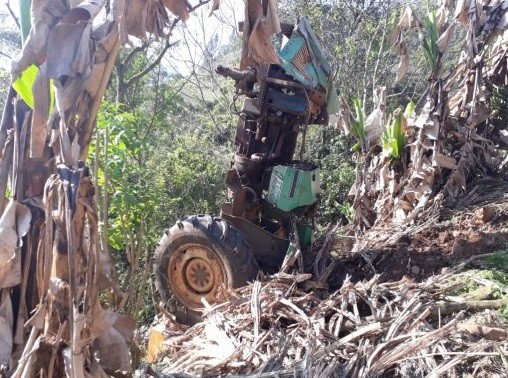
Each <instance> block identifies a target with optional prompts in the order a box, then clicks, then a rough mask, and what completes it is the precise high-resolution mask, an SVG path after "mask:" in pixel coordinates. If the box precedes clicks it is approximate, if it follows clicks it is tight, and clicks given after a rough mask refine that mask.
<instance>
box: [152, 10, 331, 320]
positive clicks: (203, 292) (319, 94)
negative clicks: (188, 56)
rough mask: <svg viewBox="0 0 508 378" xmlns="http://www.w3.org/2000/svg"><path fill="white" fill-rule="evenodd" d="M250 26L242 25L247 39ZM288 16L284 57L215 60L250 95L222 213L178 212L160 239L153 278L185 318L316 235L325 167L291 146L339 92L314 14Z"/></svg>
mask: <svg viewBox="0 0 508 378" xmlns="http://www.w3.org/2000/svg"><path fill="white" fill-rule="evenodd" d="M248 26H249V25H248V23H246V24H245V25H241V28H243V33H244V41H248V40H249V34H250V33H249V30H247V29H248ZM281 26H282V28H281V31H282V30H283V33H284V34H285V35H286V37H288V38H289V39H288V41H287V43H286V44H285V45H284V47H283V48H282V49H281V51H280V52H279V53H278V54H277V59H275V60H274V59H272V61H269V62H266V61H259V60H258V61H257V62H256V60H255V59H252V58H249V56H248V54H247V53H245V52H244V56H243V58H242V65H241V68H240V69H235V68H226V67H221V66H219V67H218V68H217V72H218V73H219V74H221V75H223V76H226V77H229V78H232V79H234V80H235V82H236V91H237V95H241V96H244V102H243V107H242V109H241V111H240V112H239V116H238V124H237V129H236V136H235V143H234V144H235V149H236V152H235V155H234V158H233V162H232V164H231V169H230V170H229V171H228V172H227V174H226V185H227V187H228V193H229V194H228V201H227V202H226V203H224V204H223V205H222V209H221V213H220V216H218V217H213V216H210V215H195V216H190V217H187V218H186V219H183V220H180V221H178V222H176V224H175V225H174V226H173V227H172V228H170V229H169V230H167V231H166V233H165V234H164V236H163V237H162V239H161V241H160V242H159V245H158V248H157V252H156V255H155V279H156V287H157V289H158V291H159V293H160V295H161V297H162V299H163V301H164V302H165V303H166V304H167V305H168V307H169V308H170V311H171V312H172V313H173V314H174V315H175V316H176V317H177V318H178V320H179V321H181V322H184V323H194V322H196V321H198V320H199V319H200V317H201V313H202V311H203V309H204V301H203V299H204V300H205V301H206V302H208V303H210V304H214V303H217V302H220V301H221V299H222V298H223V293H224V288H237V287H241V286H243V285H245V284H246V283H247V282H248V281H252V280H254V279H255V278H256V276H257V274H258V271H259V269H261V270H263V271H264V272H268V273H270V272H274V271H276V270H278V269H279V268H280V266H281V264H282V262H283V260H284V257H285V256H286V254H287V252H288V250H290V248H291V247H290V246H291V241H294V242H295V243H296V244H298V245H300V246H301V247H305V246H308V245H309V244H310V243H311V239H312V232H313V219H314V214H315V210H316V207H317V202H318V191H319V168H318V167H317V166H316V165H315V164H312V163H309V162H303V161H301V160H295V158H294V155H295V151H296V149H297V140H298V136H299V135H303V137H302V138H301V139H302V141H301V145H302V146H304V142H305V138H304V136H305V132H306V129H307V127H308V125H311V124H321V125H323V124H326V123H327V122H328V114H331V113H335V112H336V111H337V109H331V108H332V106H336V104H338V101H337V97H336V91H335V89H334V87H333V85H332V82H331V77H330V73H331V69H330V66H329V64H328V62H327V61H326V60H325V58H324V54H323V52H322V49H321V47H320V44H319V42H318V40H317V38H316V36H315V35H314V33H313V32H312V30H311V28H310V26H309V23H308V21H307V20H306V19H302V20H301V21H300V23H299V24H298V26H297V27H296V28H294V27H293V26H292V25H289V24H282V25H281ZM250 41H252V37H251V39H250ZM246 62H247V63H246ZM302 152H303V148H302ZM302 155H303V154H302V153H300V159H302Z"/></svg>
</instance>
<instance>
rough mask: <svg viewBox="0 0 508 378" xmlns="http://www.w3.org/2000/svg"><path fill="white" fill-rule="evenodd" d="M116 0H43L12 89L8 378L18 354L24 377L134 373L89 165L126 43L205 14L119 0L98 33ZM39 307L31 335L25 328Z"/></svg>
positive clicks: (3, 140) (5, 254)
mask: <svg viewBox="0 0 508 378" xmlns="http://www.w3.org/2000/svg"><path fill="white" fill-rule="evenodd" d="M105 3H106V2H105V1H99V2H83V3H81V4H80V5H78V6H77V7H73V8H69V6H68V4H67V2H62V1H59V0H52V1H45V2H35V1H34V2H33V3H32V12H33V15H34V19H33V21H34V22H33V27H32V30H31V33H30V37H29V38H28V39H27V41H26V42H25V44H24V47H23V51H22V53H21V54H20V55H19V57H18V58H17V59H16V61H15V62H14V64H13V73H14V75H15V76H16V77H17V81H16V82H15V85H16V86H17V88H18V89H17V91H18V93H19V95H18V94H16V92H15V91H14V90H10V92H9V94H8V100H7V105H6V109H5V111H4V114H3V118H2V127H1V130H0V133H1V134H0V149H1V150H2V151H3V153H2V157H1V160H0V178H1V180H0V190H1V197H2V198H3V196H4V194H7V191H6V187H7V184H8V183H9V184H10V188H9V189H10V193H11V194H12V198H11V199H10V201H9V203H8V205H7V206H6V207H5V208H4V206H2V211H3V215H2V218H1V221H0V223H1V227H0V232H1V235H0V236H1V239H2V240H8V243H5V244H4V245H3V246H2V248H3V249H2V250H1V252H2V253H1V257H2V260H1V261H0V268H1V269H2V277H4V278H3V281H2V286H1V287H2V291H1V308H2V311H1V312H0V317H1V319H2V320H3V322H2V323H1V325H2V327H1V329H0V333H1V334H2V340H3V344H2V347H1V348H2V349H1V352H2V353H0V355H1V358H2V360H1V361H0V365H2V366H3V368H2V369H3V370H6V369H7V370H8V369H9V361H10V359H11V354H12V356H13V361H18V357H20V356H22V358H21V359H19V364H17V365H13V366H10V369H15V374H16V375H22V376H34V375H36V374H44V375H47V376H62V375H64V371H66V372H67V374H69V375H70V376H84V371H85V370H87V371H88V372H89V373H90V374H100V372H102V371H106V372H110V373H112V372H115V371H124V372H128V371H129V370H130V368H131V367H130V361H129V350H128V347H127V344H126V339H128V338H129V334H130V333H131V332H132V327H133V324H132V323H131V321H130V320H129V319H128V318H126V317H123V316H120V315H119V314H118V313H116V312H114V309H107V308H104V303H102V302H101V300H100V298H99V293H100V292H101V291H102V292H104V293H106V294H107V293H111V289H114V288H115V287H116V284H115V282H114V279H113V278H114V274H113V271H114V269H113V267H112V266H111V263H110V261H109V257H108V256H107V255H106V254H105V253H104V252H103V251H101V249H100V246H99V235H98V220H99V219H98V214H97V208H96V204H95V199H94V192H95V189H94V186H93V182H92V179H91V177H90V172H89V169H88V168H87V167H85V166H84V164H83V163H82V162H81V161H80V159H84V158H85V157H86V155H87V152H88V148H89V145H90V141H91V138H92V135H93V130H94V125H95V118H96V114H97V111H98V108H99V105H100V103H101V100H102V97H103V94H104V92H105V89H106V86H107V83H108V81H109V76H110V74H111V72H112V69H113V66H114V62H115V59H116V56H117V53H118V51H119V49H120V45H121V42H126V41H127V35H128V34H137V35H143V34H144V35H147V34H146V33H149V34H151V35H159V36H164V35H165V34H164V31H167V30H168V28H169V27H170V23H171V22H173V23H176V22H178V20H181V19H186V18H188V17H189V13H190V12H191V11H192V10H193V8H192V7H191V6H190V5H189V4H188V3H187V2H186V1H177V0H168V1H165V2H158V1H157V2H149V3H148V2H142V1H131V2H129V3H128V4H129V5H128V7H126V8H123V5H124V3H123V2H120V1H111V2H108V3H107V7H106V13H107V15H106V18H105V19H104V22H103V24H102V25H101V27H100V28H98V29H94V30H95V32H94V33H91V29H92V22H93V20H94V18H95V17H96V16H97V14H99V12H100V11H101V9H102V8H103V7H104V5H105ZM205 3H206V1H201V2H200V3H199V4H198V5H202V4H205ZM164 5H166V6H168V7H169V9H170V10H171V12H172V13H174V14H175V15H176V16H172V15H171V16H170V15H169V14H168V13H167V10H166V8H165V7H164ZM146 7H148V8H149V9H148V8H146ZM140 10H141V12H140ZM145 10H146V12H145ZM22 13H23V12H22ZM148 16H149V17H148ZM139 17H145V18H144V19H142V20H141V19H139ZM119 19H123V20H125V22H122V23H120V22H119ZM155 20H158V21H162V22H158V23H157V22H155ZM92 39H93V41H94V43H93V44H91V43H90V42H91V40H92ZM27 69H28V70H27ZM31 73H32V74H33V75H34V76H35V80H34V78H33V77H32V76H31ZM50 79H52V85H51V84H50ZM52 87H53V88H54V93H55V95H54V97H55V103H56V105H55V106H53V105H52V100H51V92H52V91H51V89H50V88H52ZM23 88H25V89H23ZM32 91H33V95H32V93H31V92H32ZM21 98H22V99H23V100H21ZM30 107H33V110H31V109H30ZM48 142H49V143H48ZM8 176H10V179H9V180H7V177H8ZM41 200H42V201H41ZM30 218H31V219H32V220H31V222H30ZM25 234H26V235H27V236H26V238H25V239H24V244H23V247H22V248H20V245H21V242H20V239H21V238H22V237H23V236H24V235H25ZM30 277H35V280H34V281H32V280H33V278H30ZM12 287H13V288H12ZM11 288H12V289H11ZM12 308H14V309H15V312H13V311H12ZM35 310H37V311H36V312H35V315H34V316H33V317H32V318H31V321H30V322H29V324H30V325H29V328H28V329H27V330H28V333H26V331H25V330H24V328H23V325H24V324H25V322H26V321H27V320H28V316H29V314H31V313H32V312H33V311H35ZM14 323H16V324H17V327H16V328H15V329H14V332H13V325H14ZM92 341H93V343H92ZM112 346H113V347H112ZM52 350H56V351H57V353H53V352H52ZM43 360H44V361H47V363H42V361H43Z"/></svg>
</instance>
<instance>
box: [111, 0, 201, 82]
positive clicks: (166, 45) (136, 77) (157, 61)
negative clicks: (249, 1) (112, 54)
mask: <svg viewBox="0 0 508 378" xmlns="http://www.w3.org/2000/svg"><path fill="white" fill-rule="evenodd" d="M210 1H211V0H200V1H199V3H198V4H196V5H195V6H193V7H190V8H189V13H192V12H194V11H195V10H196V9H198V8H200V7H202V6H203V5H205V4H208V3H209V2H210ZM180 21H181V18H180V17H177V18H175V19H174V20H173V22H172V24H171V26H170V27H169V31H168V33H167V36H166V40H165V43H164V47H163V48H162V50H161V51H160V53H159V54H158V55H157V58H155V60H154V61H153V62H152V63H150V64H149V65H148V66H146V67H145V68H144V69H143V70H141V71H139V72H138V73H136V74H134V75H132V76H131V77H130V78H129V79H127V80H125V81H124V82H123V83H119V85H123V86H125V87H128V86H130V85H132V84H134V83H136V82H137V81H139V80H140V79H141V78H142V77H143V76H145V75H147V74H148V73H150V72H151V71H152V70H153V69H154V68H155V67H157V65H158V64H160V62H161V60H162V58H163V57H164V55H165V54H166V52H167V51H168V50H169V49H170V48H171V47H172V46H174V45H175V43H170V42H169V38H170V37H171V34H172V32H173V30H174V28H175V27H176V25H177V24H178V23H179V22H180ZM143 49H144V48H143V47H142V48H141V49H140V50H138V51H136V52H135V51H134V50H136V49H134V50H133V51H132V52H131V54H129V56H127V59H126V61H125V62H124V64H125V63H126V62H127V60H130V59H132V57H133V56H134V53H137V52H140V51H142V50H143Z"/></svg>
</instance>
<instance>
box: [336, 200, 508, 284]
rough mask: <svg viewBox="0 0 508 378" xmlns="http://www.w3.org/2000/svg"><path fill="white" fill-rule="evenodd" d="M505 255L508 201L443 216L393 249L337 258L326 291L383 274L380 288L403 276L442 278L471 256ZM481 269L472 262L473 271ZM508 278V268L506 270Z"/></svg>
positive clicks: (389, 247) (507, 236)
mask: <svg viewBox="0 0 508 378" xmlns="http://www.w3.org/2000/svg"><path fill="white" fill-rule="evenodd" d="M503 250H508V199H507V200H506V201H505V202H499V203H497V204H488V205H481V206H475V207H472V208H469V209H467V210H462V211H452V210H450V211H447V214H446V215H445V216H443V218H442V219H441V220H439V221H438V222H436V223H435V225H431V226H429V227H427V228H425V229H423V230H422V231H420V232H417V233H414V234H412V235H410V236H405V237H403V238H402V239H401V240H399V241H398V242H397V243H396V244H395V245H391V246H388V247H383V248H381V249H373V250H371V251H366V252H364V253H361V254H357V255H356V256H352V255H351V254H348V253H346V254H343V255H342V254H340V253H339V256H337V258H338V260H339V261H338V264H337V266H336V268H335V269H334V272H333V274H332V275H331V277H330V280H329V284H330V286H331V287H330V288H333V287H334V286H340V285H341V282H343V280H344V278H345V276H346V275H349V276H350V277H351V280H352V281H353V282H355V281H360V280H362V279H369V278H371V277H372V276H373V275H374V274H381V279H380V281H381V282H386V281H398V280H400V279H402V278H403V277H404V276H406V277H409V278H412V279H414V280H415V281H421V280H423V279H426V278H428V277H430V276H433V275H436V274H441V273H445V272H446V271H447V270H448V269H449V268H450V267H453V266H456V265H458V264H460V263H461V262H464V261H467V260H470V259H472V258H473V260H474V256H478V255H484V254H489V253H494V252H499V251H503ZM475 264H476V265H479V264H481V261H480V260H478V261H472V262H471V263H470V266H471V267H474V266H475ZM506 272H507V274H508V266H507V267H506Z"/></svg>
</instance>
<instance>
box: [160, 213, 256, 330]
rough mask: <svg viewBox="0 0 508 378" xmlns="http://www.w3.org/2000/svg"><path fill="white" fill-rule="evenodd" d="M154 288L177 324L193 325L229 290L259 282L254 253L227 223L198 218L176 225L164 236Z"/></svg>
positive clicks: (188, 219) (203, 217) (216, 219)
mask: <svg viewBox="0 0 508 378" xmlns="http://www.w3.org/2000/svg"><path fill="white" fill-rule="evenodd" d="M154 266H155V284H156V288H157V290H158V292H159V294H160V296H161V299H162V300H163V301H164V302H165V304H166V305H167V306H168V308H169V310H170V311H171V313H172V314H173V315H175V317H176V318H177V320H178V321H180V322H181V323H184V324H194V323H196V322H197V321H199V320H200V319H201V314H202V312H203V310H204V307H205V306H204V304H203V302H202V298H203V299H205V300H206V301H207V302H208V303H211V304H214V303H216V302H219V301H220V300H221V299H224V295H225V293H226V290H227V289H228V288H234V287H240V286H243V285H245V284H246V283H247V282H248V281H252V280H253V279H255V278H256V275H257V273H258V266H257V263H256V260H255V259H254V255H253V251H252V248H251V247H250V245H249V244H247V243H246V242H245V241H244V238H243V237H242V236H241V235H240V233H239V232H238V230H237V229H236V228H235V227H233V226H231V225H230V224H229V223H228V222H226V221H225V220H222V219H220V218H214V217H211V216H209V215H195V216H191V217H188V218H186V219H184V220H182V221H179V222H177V223H176V224H175V225H174V226H173V227H171V228H170V229H169V230H167V232H166V233H165V234H164V236H163V237H162V239H161V241H160V242H159V244H158V246H157V251H156V253H155V262H154Z"/></svg>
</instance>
